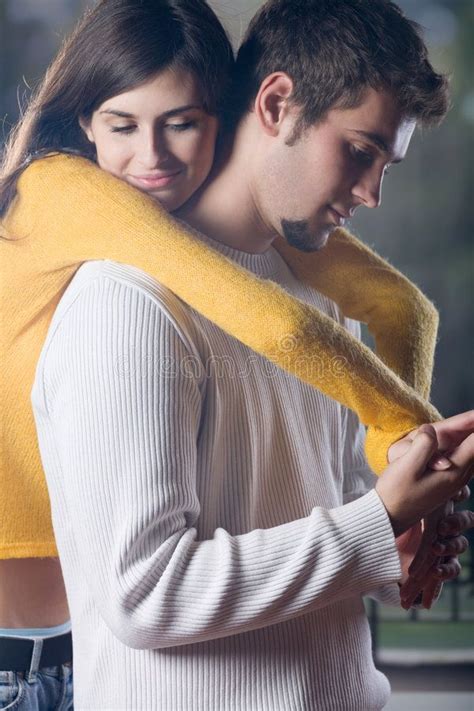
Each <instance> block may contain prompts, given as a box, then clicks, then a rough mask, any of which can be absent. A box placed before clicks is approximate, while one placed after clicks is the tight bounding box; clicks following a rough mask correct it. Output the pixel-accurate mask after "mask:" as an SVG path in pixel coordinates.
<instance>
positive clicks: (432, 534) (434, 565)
mask: <svg viewBox="0 0 474 711" xmlns="http://www.w3.org/2000/svg"><path fill="white" fill-rule="evenodd" d="M469 495H470V492H469V488H468V487H467V486H466V487H464V488H463V489H462V490H461V491H460V492H459V493H458V495H457V496H456V497H454V501H463V500H465V499H467V498H469ZM431 516H434V514H432V515H431ZM428 518H429V517H428ZM470 528H474V513H473V512H472V511H457V512H456V513H453V514H448V515H447V516H444V517H441V518H440V520H439V521H438V522H437V524H436V527H435V529H434V531H431V530H430V529H429V527H428V528H427V529H425V532H424V534H423V537H422V539H421V541H420V545H419V548H418V551H417V553H416V555H415V557H414V560H413V561H412V563H411V565H410V566H409V568H408V573H409V575H408V578H407V579H406V580H403V578H402V582H403V584H402V586H401V589H400V597H401V602H402V607H404V608H405V609H409V608H410V607H411V606H412V605H413V604H414V601H415V600H416V598H417V597H419V595H420V594H421V596H422V602H421V606H422V607H424V608H426V609H430V607H431V605H432V603H433V601H434V600H435V598H436V597H437V594H438V593H439V589H440V588H441V583H443V582H445V581H447V580H452V579H453V578H456V577H457V576H458V575H459V574H460V572H461V565H460V563H459V560H458V556H459V555H460V554H461V553H464V551H465V550H467V548H468V541H467V538H466V537H465V536H464V535H463V533H464V532H465V531H467V530H469V529H470ZM405 535H406V534H405ZM402 545H403V541H402ZM412 549H413V546H412V547H411V550H412ZM411 550H410V551H409V552H411ZM401 559H402V561H403V562H404V563H405V565H404V569H405V568H406V562H407V560H408V556H407V554H406V552H404V557H403V558H402V556H401Z"/></svg>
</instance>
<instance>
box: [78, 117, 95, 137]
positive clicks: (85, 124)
mask: <svg viewBox="0 0 474 711" xmlns="http://www.w3.org/2000/svg"><path fill="white" fill-rule="evenodd" d="M79 126H80V127H81V128H82V130H83V131H84V133H85V134H86V136H87V138H88V139H89V141H90V142H91V143H95V141H94V135H93V133H92V130H91V122H90V121H89V120H87V119H85V118H84V116H80V117H79Z"/></svg>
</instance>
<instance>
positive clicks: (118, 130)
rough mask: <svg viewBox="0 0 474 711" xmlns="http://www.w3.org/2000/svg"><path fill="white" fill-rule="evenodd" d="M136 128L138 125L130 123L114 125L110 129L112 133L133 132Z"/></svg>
mask: <svg viewBox="0 0 474 711" xmlns="http://www.w3.org/2000/svg"><path fill="white" fill-rule="evenodd" d="M135 129H136V126H135V125H134V124H128V125H127V126H112V127H111V129H110V131H111V132H112V133H122V134H127V133H132V131H134V130H135Z"/></svg>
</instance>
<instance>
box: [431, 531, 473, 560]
mask: <svg viewBox="0 0 474 711" xmlns="http://www.w3.org/2000/svg"><path fill="white" fill-rule="evenodd" d="M468 547H469V542H468V540H467V538H466V537H465V536H456V537H455V538H448V539H441V540H438V541H435V543H434V544H433V552H434V553H436V555H440V556H447V555H448V556H456V555H461V553H464V551H467V549H468Z"/></svg>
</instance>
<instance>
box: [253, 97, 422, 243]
mask: <svg viewBox="0 0 474 711" xmlns="http://www.w3.org/2000/svg"><path fill="white" fill-rule="evenodd" d="M296 118H297V114H296V113H295V116H294V118H293V119H291V120H290V119H288V130H287V131H286V132H285V131H282V133H281V135H279V136H278V137H277V138H275V140H274V141H272V142H270V143H269V144H268V145H267V148H268V150H267V151H265V156H264V161H265V165H263V164H262V170H261V171H260V176H259V187H258V196H259V197H258V202H259V209H260V211H261V215H262V217H263V219H264V221H265V222H266V224H267V225H269V224H270V225H271V228H272V229H273V230H275V231H276V232H277V233H278V234H281V235H282V236H284V237H285V238H286V239H287V241H288V242H289V244H291V245H293V246H294V247H297V248H298V249H300V250H302V251H306V252H311V251H315V250H318V249H321V247H323V246H324V245H325V244H326V241H327V239H328V237H329V235H330V234H331V232H332V231H333V230H334V229H336V227H339V226H342V225H343V224H344V220H345V219H347V217H352V215H353V214H354V212H355V210H356V208H357V207H359V206H360V205H365V206H366V207H378V206H379V205H380V201H381V188H382V180H383V176H384V174H385V173H386V172H387V169H388V167H389V166H390V165H391V164H392V163H397V162H400V161H401V160H402V159H403V158H404V156H405V153H406V151H407V149H408V145H409V143H410V139H411V136H412V134H413V131H414V128H415V121H411V120H406V119H405V118H404V117H403V116H402V115H401V113H400V111H399V109H398V106H397V104H396V102H395V101H394V99H393V98H392V96H391V95H390V94H388V93H385V92H377V91H375V90H373V89H369V90H368V91H367V93H366V95H365V98H364V100H363V102H362V103H361V104H360V106H358V107H357V108H355V109H332V110H330V111H329V112H328V114H327V115H326V117H325V119H324V120H323V121H322V122H321V123H318V124H317V125H315V126H312V127H310V128H309V129H307V130H306V131H305V132H304V133H303V134H302V136H301V137H300V138H299V139H298V140H297V141H296V142H295V143H294V144H293V145H288V143H289V140H290V138H291V133H292V131H293V129H294V125H295V122H296ZM290 142H291V141H290Z"/></svg>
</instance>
